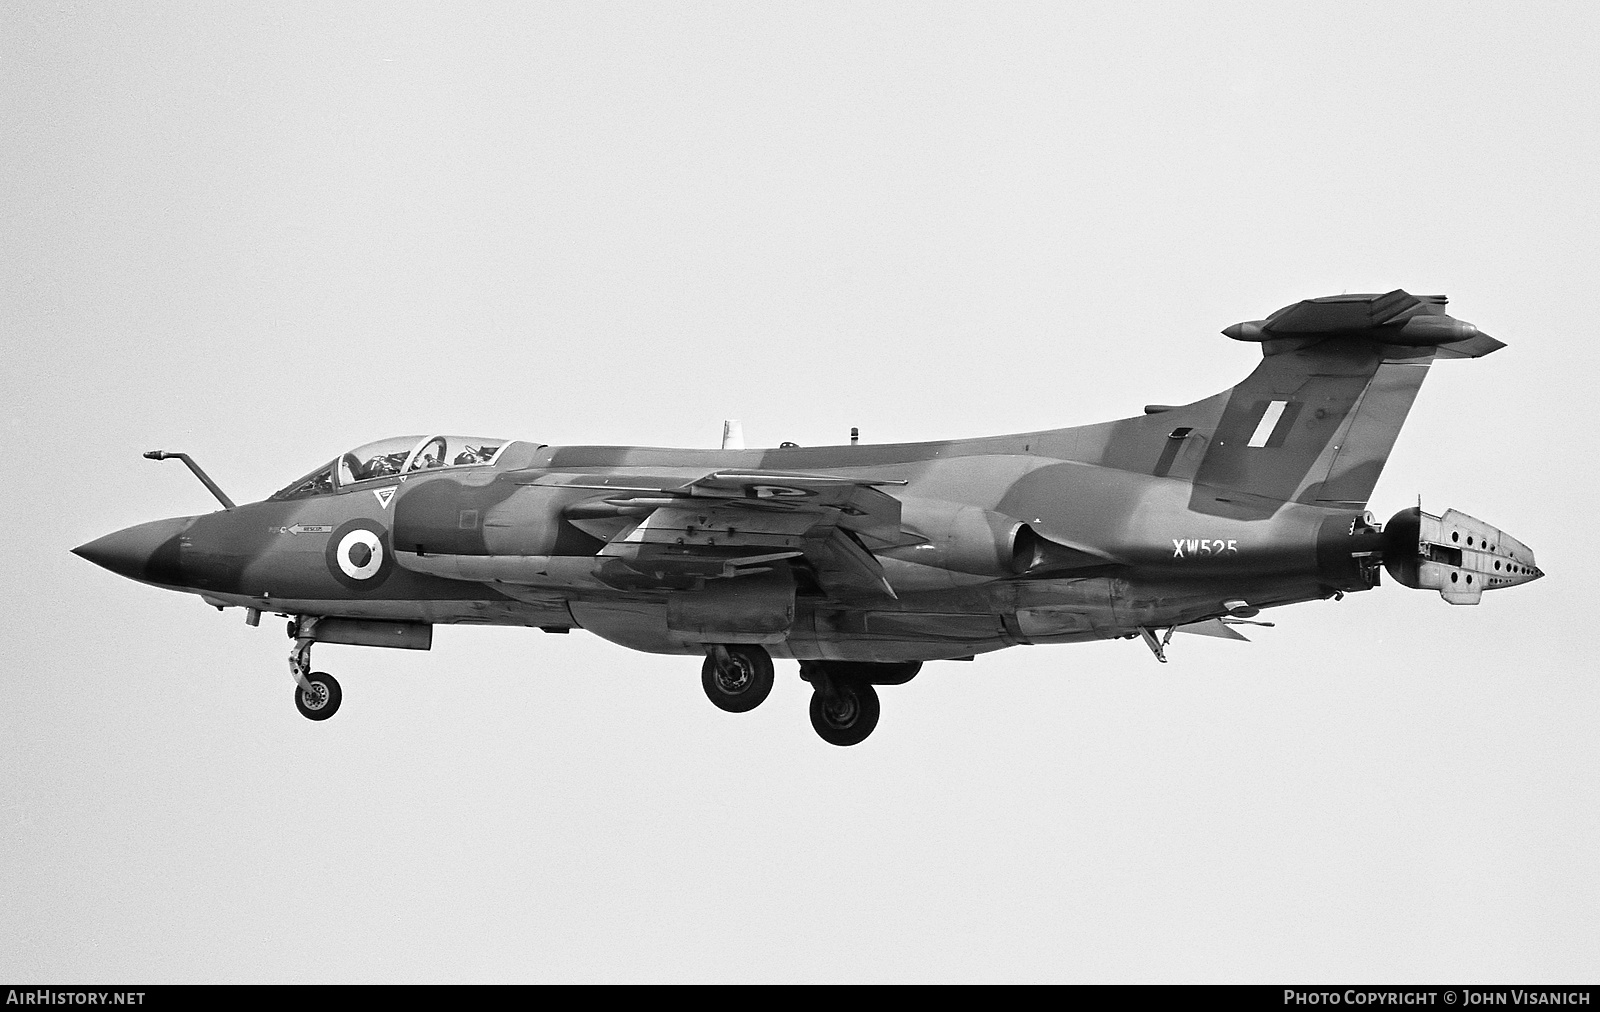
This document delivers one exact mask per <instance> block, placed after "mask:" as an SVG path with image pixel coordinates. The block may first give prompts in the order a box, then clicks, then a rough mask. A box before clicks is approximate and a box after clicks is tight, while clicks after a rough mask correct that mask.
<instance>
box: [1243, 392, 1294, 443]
mask: <svg viewBox="0 0 1600 1012" xmlns="http://www.w3.org/2000/svg"><path fill="white" fill-rule="evenodd" d="M1288 406H1289V402H1288V401H1273V402H1272V403H1271V404H1268V405H1267V410H1265V411H1263V412H1262V413H1261V424H1260V425H1257V426H1256V433H1255V435H1253V436H1251V437H1250V442H1249V444H1248V445H1250V446H1266V445H1267V440H1269V439H1271V438H1272V430H1273V429H1276V428H1277V427H1278V419H1280V418H1282V417H1283V409H1284V408H1286V407H1288Z"/></svg>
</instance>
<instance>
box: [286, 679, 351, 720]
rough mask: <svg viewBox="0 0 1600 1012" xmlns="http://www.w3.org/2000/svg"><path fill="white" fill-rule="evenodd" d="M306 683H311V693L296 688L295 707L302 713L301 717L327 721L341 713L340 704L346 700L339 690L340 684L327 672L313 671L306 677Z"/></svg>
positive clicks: (298, 687)
mask: <svg viewBox="0 0 1600 1012" xmlns="http://www.w3.org/2000/svg"><path fill="white" fill-rule="evenodd" d="M306 681H308V682H310V683H311V691H309V692H307V691H306V690H305V689H302V688H301V687H300V686H298V685H296V686H295V687H294V705H295V707H296V708H297V709H299V711H300V716H302V717H305V718H306V719H307V720H327V719H328V718H329V717H331V716H333V715H334V714H335V713H338V712H339V703H340V702H341V701H342V700H343V699H344V693H343V692H341V691H340V690H339V683H338V682H337V681H335V680H334V678H333V676H332V675H330V674H328V673H327V672H326V671H313V672H311V674H309V675H307V676H306Z"/></svg>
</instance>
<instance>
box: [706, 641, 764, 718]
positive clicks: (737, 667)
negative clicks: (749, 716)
mask: <svg viewBox="0 0 1600 1012" xmlns="http://www.w3.org/2000/svg"><path fill="white" fill-rule="evenodd" d="M727 651H728V658H729V659H730V660H731V661H732V662H733V664H732V666H731V667H730V668H729V669H728V670H726V671H724V670H722V669H720V668H718V666H717V661H716V658H715V657H710V656H708V657H707V658H706V662H705V664H703V665H701V667H700V686H701V687H702V688H704V689H705V690H706V698H707V699H709V700H711V702H712V703H714V704H716V706H717V708H718V709H722V710H726V711H727V712H729V713H745V712H748V711H750V710H754V709H755V708H756V707H758V706H760V705H761V704H762V703H763V702H765V701H766V698H767V694H768V693H770V692H771V691H772V656H771V655H770V654H768V653H767V652H766V650H765V649H763V648H761V647H759V646H741V645H734V646H730V647H728V648H727Z"/></svg>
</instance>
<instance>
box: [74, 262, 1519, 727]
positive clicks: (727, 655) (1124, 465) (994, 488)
mask: <svg viewBox="0 0 1600 1012" xmlns="http://www.w3.org/2000/svg"><path fill="white" fill-rule="evenodd" d="M1445 306H1446V300H1445V299H1444V298H1443V297H1440V296H1423V297H1418V296H1412V295H1409V294H1407V293H1406V292H1403V291H1394V292H1389V293H1388V294H1385V295H1340V296H1333V297H1329V298H1320V299H1310V300H1307V301H1304V302H1298V303H1295V304H1294V305H1292V306H1288V307H1285V308H1284V309H1280V310H1279V311H1277V312H1276V313H1273V314H1272V315H1271V316H1268V317H1267V318H1266V319H1264V320H1257V321H1252V322H1247V323H1239V324H1235V325H1233V326H1231V327H1228V328H1227V329H1226V330H1224V331H1223V333H1224V334H1226V335H1227V336H1228V337H1230V338H1233V339H1235V340H1239V341H1247V342H1253V343H1259V344H1260V346H1261V350H1262V360H1261V362H1260V364H1259V365H1258V366H1257V367H1256V369H1255V370H1254V371H1253V372H1252V373H1251V374H1250V375H1249V376H1248V377H1246V378H1245V379H1244V380H1243V381H1242V382H1240V383H1239V384H1238V385H1236V386H1234V387H1232V388H1230V389H1228V390H1225V391H1223V392H1222V393H1219V394H1217V395H1215V396H1213V397H1209V398H1206V399H1204V400H1200V401H1196V402H1194V403H1192V404H1186V405H1179V406H1171V405H1151V406H1149V407H1147V408H1146V409H1145V412H1144V413H1143V414H1142V415H1137V416H1134V417H1131V418H1123V419H1119V420H1116V421H1110V422H1104V423H1100V424H1095V425H1085V426H1077V427H1073V428H1064V429H1050V430H1042V431H1038V432H1026V433H1016V434H1012V435H1003V436H989V437H982V438H975V439H965V440H952V441H941V442H930V443H903V444H888V445H884V444H877V445H873V444H856V443H855V442H854V441H852V444H851V445H844V446H827V447H798V446H794V445H793V444H784V445H783V446H781V447H777V448H773V449H745V448H743V439H742V434H741V432H740V429H739V427H738V424H737V423H736V422H729V423H725V427H724V434H723V441H722V443H723V448H722V449H717V450H693V449H664V448H654V447H642V446H547V445H543V444H540V443H536V442H531V441H520V440H507V439H498V438H485V437H474V436H465V437H463V436H452V435H442V434H429V435H418V436H404V437H398V438H394V439H387V440H382V441H380V442H377V443H368V444H365V445H363V446H361V447H358V448H357V449H354V450H352V451H350V452H348V453H344V454H340V455H339V456H338V457H336V458H334V459H333V460H331V461H328V462H327V463H324V464H322V465H319V466H318V467H317V468H315V469H313V470H312V471H311V472H310V473H308V474H307V475H306V476H305V477H303V478H300V479H297V480H296V481H294V482H292V483H290V484H289V485H288V486H286V487H285V488H284V489H283V490H281V491H279V492H277V493H275V494H274V495H272V496H270V497H268V498H267V499H266V500H263V501H262V502H257V503H249V504H245V505H235V504H234V503H233V502H232V501H230V500H229V499H228V498H227V497H226V495H225V494H224V493H223V492H222V491H221V490H220V489H218V488H217V487H216V485H215V483H213V482H211V480H210V479H209V478H208V477H206V476H205V474H204V472H203V471H202V470H200V468H199V467H198V466H197V465H195V464H194V462H193V461H191V460H189V459H188V457H187V456H186V455H183V454H168V453H165V452H164V451H152V452H151V453H149V454H146V456H150V457H154V458H156V459H162V458H164V457H170V456H177V457H180V458H182V459H183V460H184V461H185V463H187V464H188V465H189V466H190V467H191V469H193V470H194V471H195V473H196V474H197V475H198V476H200V477H201V480H202V481H204V482H205V483H206V484H207V487H208V488H210V489H211V490H212V492H213V493H214V494H215V495H216V496H217V498H218V500H219V501H220V502H221V503H222V505H223V509H221V510H219V511H217V512H215V513H210V514H207V515H204V516H194V517H177V518H173V519H170V520H159V521H155V522H153V523H148V524H142V525H139V526H136V527H130V528H128V529H126V530H122V531H118V532H116V533H114V534H110V535H107V536H106V537H103V538H100V539H99V540H97V541H93V542H90V543H88V544H86V545H82V546H80V547H79V548H76V549H74V551H75V552H76V553H77V554H78V555H80V556H83V557H84V558H86V559H88V560H90V561H92V562H95V563H97V564H98V565H101V566H103V567H105V568H107V569H109V570H111V571H113V572H115V573H119V574H121V575H123V576H127V577H130V578H132V579H135V580H140V581H142V582H145V583H150V584H154V585H156V586H160V587H165V588H168V589H172V590H179V591H184V592H188V593H193V594H197V595H199V596H200V597H201V598H202V600H204V601H205V602H207V603H208V604H211V605H214V606H216V607H218V608H231V607H237V608H243V609H245V612H246V616H247V621H248V622H249V623H250V624H252V625H254V624H256V623H257V621H258V620H259V617H260V615H261V613H262V612H271V613H276V614H279V615H281V616H284V617H287V618H288V619H289V620H290V621H289V630H290V635H291V637H293V639H294V647H293V649H292V650H291V653H290V658H289V666H290V673H291V675H292V676H293V677H294V680H295V682H296V686H295V690H294V695H295V702H296V705H297V706H298V707H299V709H300V712H301V713H303V714H304V715H305V716H307V717H309V718H311V719H313V720H323V719H326V718H327V717H329V716H331V715H332V714H333V713H334V712H335V711H336V710H337V709H338V708H339V705H340V701H341V698H342V693H341V689H340V686H339V683H338V682H337V680H335V679H334V678H333V677H332V676H331V675H328V674H326V673H323V672H317V671H313V670H312V668H311V660H310V655H311V647H312V645H313V644H314V643H318V642H325V643H351V644H359V645H366V646H388V647H400V648H410V649H428V648H429V647H430V646H431V644H432V628H433V626H434V625H436V624H440V623H446V624H450V623H476V624H496V625H519V626H528V627H536V628H540V629H543V630H545V631H547V632H562V633H564V632H568V631H570V630H573V629H582V630H586V631H588V632H592V633H594V634H596V635H598V636H601V637H604V638H605V639H608V640H610V641H612V642H614V643H617V644H620V645H622V646H625V647H631V648H633V649H636V650H644V651H650V652H654V653H669V654H687V655H691V656H697V657H701V658H703V660H702V663H701V684H702V687H703V689H704V691H705V693H706V695H707V696H708V697H709V698H710V700H711V701H712V702H713V703H714V704H716V705H717V706H718V707H721V708H722V709H724V710H728V711H732V712H742V711H745V710H750V709H753V708H754V707H755V706H757V705H759V704H760V703H761V702H762V701H763V700H764V699H765V698H766V696H767V693H768V692H769V691H770V689H771V687H772V683H773V677H774V668H773V660H774V659H775V658H776V659H781V660H794V661H798V662H799V673H800V677H802V678H803V679H805V680H806V681H808V682H809V683H810V684H811V686H812V695H811V706H810V710H811V721H812V725H813V726H814V728H815V729H816V731H817V733H818V734H819V735H820V736H821V737H822V738H823V739H824V740H826V741H828V742H831V743H833V744H836V745H851V744H856V743H858V742H860V741H862V740H863V739H865V738H866V737H867V735H869V734H870V733H871V732H872V730H873V728H874V727H875V726H876V724H877V722H878V714H879V700H878V693H877V689H876V687H877V686H883V685H898V684H902V683H904V682H907V681H909V680H911V678H912V677H914V676H915V675H916V673H917V672H918V670H919V669H920V667H921V665H922V664H923V663H925V662H929V661H937V660H970V659H971V658H973V657H974V656H976V655H977V654H980V653H989V652H992V651H996V650H1000V649H1002V648H1005V647H1011V646H1019V645H1029V644H1053V643H1074V642H1083V641H1087V640H1096V639H1115V638H1123V639H1132V640H1138V641H1141V642H1143V643H1144V644H1145V645H1146V646H1147V647H1148V648H1149V649H1150V650H1151V652H1152V653H1154V655H1155V657H1156V658H1157V659H1158V660H1161V661H1163V662H1165V660H1166V648H1167V646H1168V644H1169V641H1170V638H1171V636H1172V634H1173V633H1174V632H1194V633H1199V634H1202V635H1212V636H1224V637H1229V638H1235V639H1243V638H1244V637H1243V636H1242V635H1241V634H1240V633H1239V631H1238V629H1237V628H1236V627H1237V626H1238V625H1240V624H1246V623H1251V622H1253V621H1255V619H1256V616H1258V615H1259V614H1260V613H1261V612H1262V611H1263V610H1264V609H1267V608H1273V607H1278V606H1281V605H1286V604H1294V603H1298V602H1304V601H1315V600H1322V599H1326V598H1337V597H1342V596H1343V595H1344V594H1347V593H1352V592H1356V591H1363V590H1368V589H1371V588H1373V587H1376V586H1378V585H1379V582H1380V573H1381V572H1382V571H1385V570H1387V572H1388V573H1389V574H1390V575H1391V576H1392V577H1393V579H1394V580H1395V581H1396V582H1397V583H1400V584H1402V585H1404V586H1406V587H1411V588H1418V589H1426V590H1433V591H1437V592H1438V593H1439V594H1440V596H1441V597H1442V598H1443V599H1444V600H1446V601H1448V602H1450V603H1451V604H1477V603H1478V602H1479V601H1480V599H1481V597H1482V595H1483V593H1484V592H1486V591H1490V590H1501V589H1504V588H1507V587H1510V586H1514V585H1517V584H1522V583H1527V582H1529V581H1531V580H1536V579H1538V578H1539V577H1540V576H1542V575H1543V574H1542V572H1541V571H1540V570H1539V568H1538V566H1537V564H1536V563H1535V561H1534V557H1533V553H1532V552H1531V551H1530V550H1529V549H1528V548H1527V546H1526V545H1523V544H1522V543H1521V542H1520V541H1517V540H1516V539H1515V538H1512V537H1510V536H1508V535H1506V534H1504V533H1502V532H1501V531H1499V530H1497V529H1495V528H1494V527H1491V526H1490V525H1488V524H1486V523H1483V522H1482V521H1479V520H1475V519H1473V518H1472V517H1469V516H1467V515H1466V514H1464V513H1460V512H1458V511H1456V510H1453V509H1452V510H1447V511H1445V512H1444V513H1443V514H1442V515H1440V516H1433V515H1431V514H1428V513H1425V512H1423V511H1422V510H1421V508H1420V507H1413V508H1410V509H1406V510H1402V511H1401V512H1400V513H1398V514H1396V515H1395V516H1394V517H1393V518H1392V519H1390V521H1389V522H1388V523H1387V524H1385V525H1379V524H1378V523H1377V522H1376V520H1375V518H1374V517H1373V516H1372V514H1371V513H1369V512H1367V501H1368V499H1369V497H1370V496H1371V494H1372V490H1373V487H1374V486H1375V485H1376V483H1377V480H1378V476H1379V474H1380V473H1381V472H1382V469H1383V466H1384V463H1385V461H1386V460H1387V459H1388V456H1389V453H1390V450H1391V449H1392V448H1393V446H1394V443H1395V439H1396V438H1397V436H1398V435H1399V432H1400V427H1401V425H1402V423H1403V422H1404V420H1405V417H1406V415H1407V413H1408V412H1409V410H1410V409H1411V406H1412V403H1413V401H1414V399H1415V398H1416V396H1417V393H1418V391H1419V390H1420V388H1421V386H1422V382H1423V380H1424V379H1425V378H1426V376H1427V373H1428V369H1429V367H1430V366H1431V364H1432V363H1433V362H1434V361H1436V360H1439V359H1456V358H1479V357H1482V356H1484V355H1487V354H1489V353H1491V352H1494V351H1496V350H1498V349H1500V348H1502V347H1504V345H1503V344H1501V343H1500V342H1499V341H1497V340H1495V339H1494V338H1492V337H1489V336H1488V335H1486V334H1483V333H1481V332H1479V331H1478V330H1477V328H1476V327H1474V326H1472V325H1471V324H1469V323H1465V322H1463V321H1460V320H1456V319H1454V318H1452V317H1450V316H1449V315H1447V314H1446V312H1445ZM1257 624H1265V623H1257Z"/></svg>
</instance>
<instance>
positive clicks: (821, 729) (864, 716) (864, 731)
mask: <svg viewBox="0 0 1600 1012" xmlns="http://www.w3.org/2000/svg"><path fill="white" fill-rule="evenodd" d="M811 726H812V727H814V728H816V730H817V734H819V735H821V737H822V740H823V741H825V742H827V743H828V744H829V745H856V744H859V743H861V742H863V741H865V740H866V738H867V735H869V734H871V733H872V729H873V728H875V727H877V726H878V690H877V689H874V688H873V687H872V686H871V685H869V684H868V683H866V682H858V681H855V680H853V679H851V680H846V679H843V678H838V679H834V682H833V698H832V699H831V700H830V699H829V698H828V695H827V694H826V693H822V692H813V693H812V694H811Z"/></svg>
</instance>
